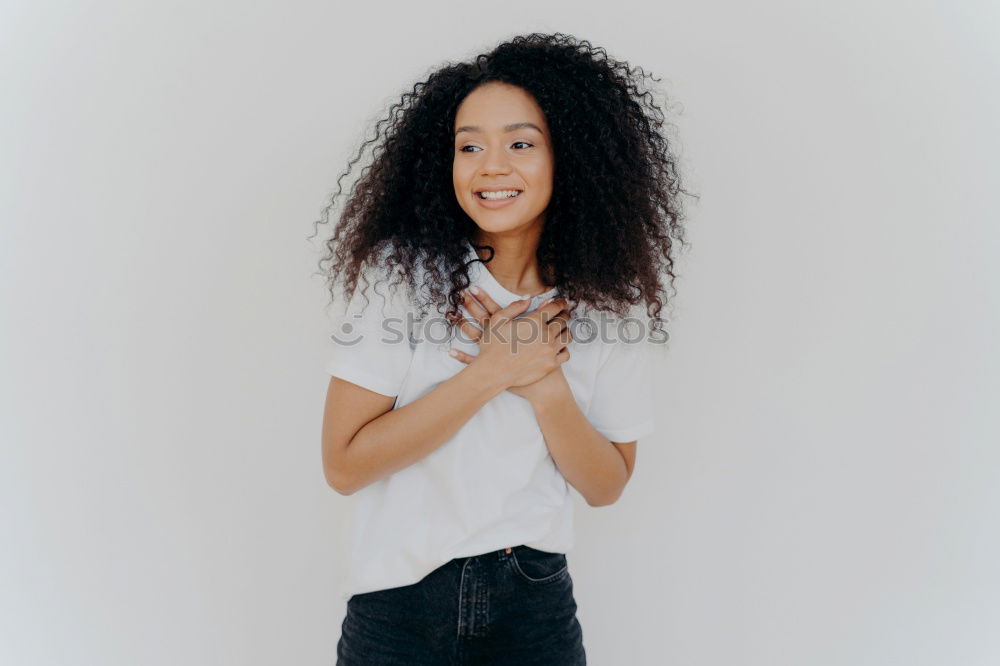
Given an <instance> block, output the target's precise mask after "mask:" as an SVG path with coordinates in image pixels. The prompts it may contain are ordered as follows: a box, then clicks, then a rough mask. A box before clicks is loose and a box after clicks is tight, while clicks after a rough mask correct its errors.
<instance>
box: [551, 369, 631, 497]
mask: <svg viewBox="0 0 1000 666" xmlns="http://www.w3.org/2000/svg"><path fill="white" fill-rule="evenodd" d="M563 383H565V380H563ZM532 407H533V408H534V411H535V419H536V420H537V421H538V425H539V426H540V427H541V430H542V434H543V435H544V437H545V443H546V444H547V445H548V447H549V453H550V454H551V455H552V459H553V461H555V464H556V467H558V468H559V471H560V472H561V473H562V475H563V477H564V478H565V479H566V481H567V482H568V483H569V484H570V485H571V486H573V487H574V488H576V489H577V491H579V493H580V494H581V495H582V496H583V497H584V499H586V500H587V503H588V504H590V505H591V506H602V505H606V504H611V503H613V502H614V501H615V500H617V499H618V497H619V496H620V495H621V492H622V490H624V488H625V484H626V483H627V482H628V476H629V475H628V469H627V468H626V465H625V459H624V458H623V457H622V454H621V453H619V452H618V449H617V448H616V447H615V446H614V445H613V444H612V443H611V441H610V440H608V439H607V438H606V437H604V435H602V434H601V433H599V432H597V430H595V429H594V426H592V425H591V424H590V421H588V420H587V417H586V416H584V414H583V412H581V411H580V407H579V405H577V403H576V399H575V398H574V397H573V393H572V391H571V390H570V388H569V385H568V384H564V386H562V387H560V390H558V391H553V392H552V393H551V394H550V395H548V396H546V397H545V398H544V399H538V400H534V401H532Z"/></svg>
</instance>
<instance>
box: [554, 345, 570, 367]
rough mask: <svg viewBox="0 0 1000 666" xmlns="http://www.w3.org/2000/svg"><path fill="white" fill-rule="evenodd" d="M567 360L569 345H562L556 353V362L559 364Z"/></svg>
mask: <svg viewBox="0 0 1000 666" xmlns="http://www.w3.org/2000/svg"><path fill="white" fill-rule="evenodd" d="M568 360H569V347H563V348H562V349H560V350H559V353H558V354H556V362H557V363H559V364H560V365H561V364H563V363H565V362H566V361H568Z"/></svg>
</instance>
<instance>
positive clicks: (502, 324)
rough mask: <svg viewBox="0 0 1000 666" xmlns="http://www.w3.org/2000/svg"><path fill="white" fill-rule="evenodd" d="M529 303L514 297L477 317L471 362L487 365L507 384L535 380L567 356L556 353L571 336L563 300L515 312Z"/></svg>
mask: <svg viewBox="0 0 1000 666" xmlns="http://www.w3.org/2000/svg"><path fill="white" fill-rule="evenodd" d="M481 298H482V297H481ZM486 298H487V299H488V298H489V296H488V295H487V296H486ZM529 304H530V299H528V300H520V301H514V302H513V303H511V304H510V305H508V306H507V307H505V308H501V309H499V310H497V311H495V312H493V313H492V314H489V313H486V314H485V315H483V316H479V317H477V320H478V321H479V324H480V327H481V328H482V334H481V336H480V337H479V339H478V340H477V341H476V342H477V343H478V345H479V354H478V355H477V356H476V357H475V359H474V360H473V361H472V363H479V364H482V365H486V366H487V367H490V368H491V369H492V371H493V372H496V373H497V374H498V375H500V376H502V377H503V378H504V383H505V385H506V386H507V387H515V386H525V385H527V384H532V383H534V382H536V381H538V380H539V379H541V378H542V377H544V376H545V375H547V374H549V373H550V372H552V371H553V370H555V369H556V368H557V367H558V366H559V365H560V364H561V363H562V361H564V360H565V358H566V357H567V356H568V355H567V354H565V353H564V354H561V355H560V351H562V349H563V348H564V347H566V345H568V344H569V342H570V341H571V340H572V337H571V332H570V331H569V328H568V323H569V316H568V314H567V312H565V311H564V310H565V307H566V300H565V299H563V298H557V299H554V300H552V301H549V302H548V303H546V304H545V305H542V306H540V307H538V309H536V310H535V311H534V312H532V313H531V314H527V315H524V316H518V315H521V314H522V313H523V312H525V310H527V309H528V305H529Z"/></svg>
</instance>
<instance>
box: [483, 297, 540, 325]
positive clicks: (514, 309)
mask: <svg viewBox="0 0 1000 666" xmlns="http://www.w3.org/2000/svg"><path fill="white" fill-rule="evenodd" d="M530 304H531V299H530V298H523V299H521V300H519V301H514V302H513V303H511V304H510V305H508V306H507V307H505V308H500V309H499V310H497V311H496V312H494V313H493V314H492V315H491V316H490V324H491V325H494V326H495V325H498V324H502V323H504V322H506V321H510V320H511V319H513V318H514V317H516V316H517V315H519V314H522V313H524V311H525V310H527V309H528V306H529V305H530ZM532 314H534V313H532Z"/></svg>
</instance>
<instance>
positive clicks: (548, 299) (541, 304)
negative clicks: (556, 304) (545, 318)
mask: <svg viewBox="0 0 1000 666" xmlns="http://www.w3.org/2000/svg"><path fill="white" fill-rule="evenodd" d="M552 301H553V299H551V298H546V299H545V300H544V301H542V302H541V303H539V304H538V307H542V306H543V305H548V304H549V303H551V302H552Z"/></svg>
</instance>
